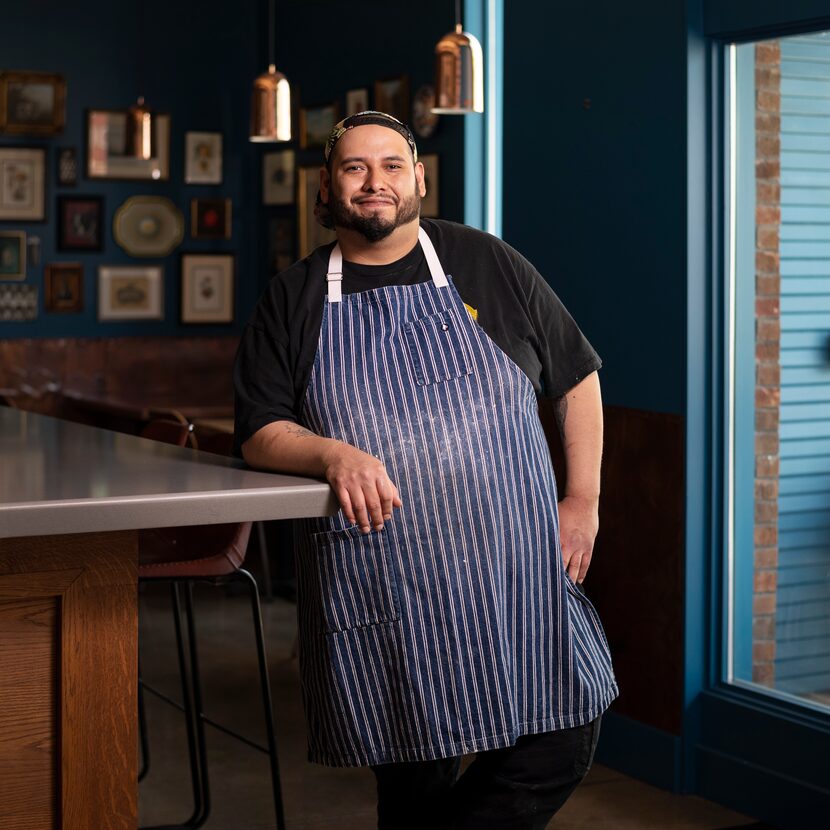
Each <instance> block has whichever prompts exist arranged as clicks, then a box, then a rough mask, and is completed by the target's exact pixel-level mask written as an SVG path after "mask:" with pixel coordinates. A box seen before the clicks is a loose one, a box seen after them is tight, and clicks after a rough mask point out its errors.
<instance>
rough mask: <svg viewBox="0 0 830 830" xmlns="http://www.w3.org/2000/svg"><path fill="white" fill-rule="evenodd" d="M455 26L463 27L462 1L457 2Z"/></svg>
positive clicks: (457, 0)
mask: <svg viewBox="0 0 830 830" xmlns="http://www.w3.org/2000/svg"><path fill="white" fill-rule="evenodd" d="M455 25H456V26H460V25H461V0H455Z"/></svg>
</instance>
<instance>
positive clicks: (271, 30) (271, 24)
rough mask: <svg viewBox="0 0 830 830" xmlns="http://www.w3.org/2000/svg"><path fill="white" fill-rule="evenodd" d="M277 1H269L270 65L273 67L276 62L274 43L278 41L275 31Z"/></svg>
mask: <svg viewBox="0 0 830 830" xmlns="http://www.w3.org/2000/svg"><path fill="white" fill-rule="evenodd" d="M275 2H276V0H268V65H269V66H273V65H274V63H275V61H274V52H275V51H276V48H275V46H274V41H275V40H276V39H277V35H276V32H275V31H274V4H275Z"/></svg>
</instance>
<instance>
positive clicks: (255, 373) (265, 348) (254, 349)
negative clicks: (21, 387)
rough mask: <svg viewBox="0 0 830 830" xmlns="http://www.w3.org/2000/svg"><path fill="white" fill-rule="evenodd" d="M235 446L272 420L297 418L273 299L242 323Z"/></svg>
mask: <svg viewBox="0 0 830 830" xmlns="http://www.w3.org/2000/svg"><path fill="white" fill-rule="evenodd" d="M233 385H234V422H235V423H234V450H235V452H236V453H237V454H239V453H240V452H241V447H242V444H244V443H245V441H247V440H248V439H249V438H250V437H251V436H252V435H253V434H254V433H255V432H257V431H258V430H260V429H262V427H264V426H266V425H267V424H270V423H272V422H273V421H294V422H296V420H297V415H296V412H295V411H294V407H295V401H296V397H295V390H294V373H293V372H292V371H291V367H290V357H289V348H288V336H287V334H286V333H285V326H284V324H283V321H282V320H280V319H279V315H277V314H276V313H275V308H274V304H273V303H272V302H267V301H265V302H261V303H260V306H259V307H258V308H257V311H256V313H255V315H254V318H253V319H252V320H251V322H250V323H248V325H247V326H246V327H245V330H244V331H243V333H242V338H241V339H240V342H239V348H238V349H237V352H236V361H235V363H234V370H233Z"/></svg>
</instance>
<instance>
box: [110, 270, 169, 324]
mask: <svg viewBox="0 0 830 830" xmlns="http://www.w3.org/2000/svg"><path fill="white" fill-rule="evenodd" d="M98 319H99V320H100V321H101V322H106V321H118V320H163V319H164V269H163V268H162V267H161V266H160V265H151V266H136V265H101V266H99V268H98Z"/></svg>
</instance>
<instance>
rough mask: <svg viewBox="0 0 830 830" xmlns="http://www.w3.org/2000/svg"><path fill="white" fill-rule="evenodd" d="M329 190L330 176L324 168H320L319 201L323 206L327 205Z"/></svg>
mask: <svg viewBox="0 0 830 830" xmlns="http://www.w3.org/2000/svg"><path fill="white" fill-rule="evenodd" d="M330 188H331V174H330V173H329V171H328V170H327V169H326V168H325V167H321V168H320V200H321V201H322V202H323V204H324V205H327V204H328V203H329V190H330Z"/></svg>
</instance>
